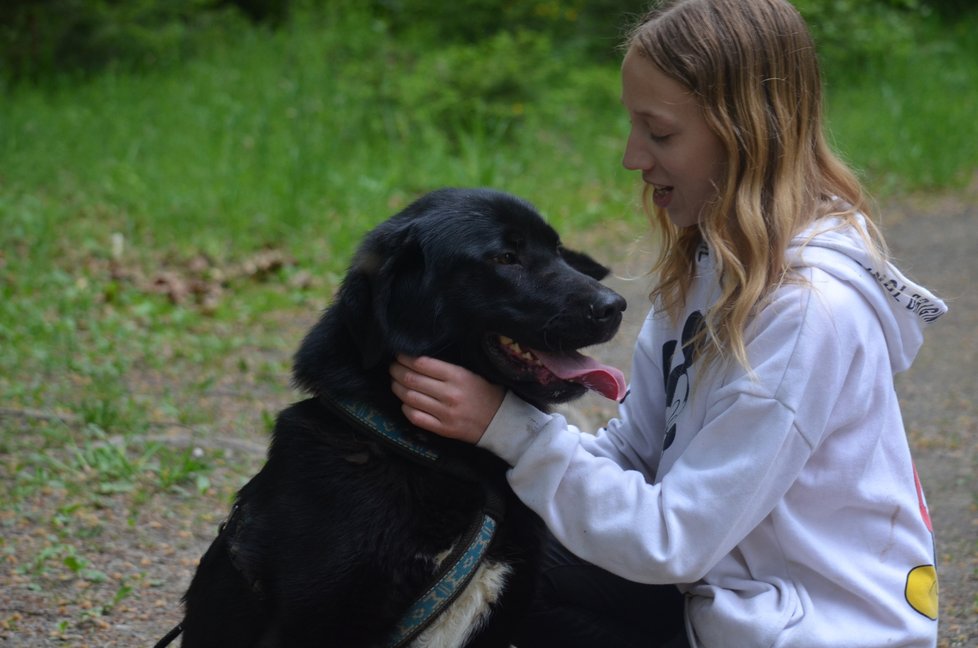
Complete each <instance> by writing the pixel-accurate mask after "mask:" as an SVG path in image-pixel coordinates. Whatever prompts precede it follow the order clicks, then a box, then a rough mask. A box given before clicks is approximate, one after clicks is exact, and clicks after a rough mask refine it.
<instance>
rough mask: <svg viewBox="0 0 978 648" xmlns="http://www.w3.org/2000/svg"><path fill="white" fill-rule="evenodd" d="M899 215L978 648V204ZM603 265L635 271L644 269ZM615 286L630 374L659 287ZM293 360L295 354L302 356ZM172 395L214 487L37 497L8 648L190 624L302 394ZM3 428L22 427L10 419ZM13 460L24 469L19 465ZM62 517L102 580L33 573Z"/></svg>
mask: <svg viewBox="0 0 978 648" xmlns="http://www.w3.org/2000/svg"><path fill="white" fill-rule="evenodd" d="M889 213H890V214H891V216H890V217H889V219H888V222H889V224H888V225H887V226H886V228H885V231H886V233H887V238H888V240H889V242H890V244H891V247H892V248H893V252H894V254H895V256H896V257H897V259H898V260H899V265H900V266H901V267H902V268H903V269H904V270H905V271H906V272H907V273H908V274H909V275H911V276H913V277H915V278H916V279H918V280H919V281H921V282H922V283H924V284H925V285H927V286H929V287H930V288H932V289H933V290H935V291H936V292H937V293H938V294H940V295H941V296H943V297H945V298H946V299H947V301H948V303H949V305H950V308H951V311H950V313H949V314H948V316H947V317H945V318H944V319H943V320H942V321H941V322H939V323H938V324H937V325H936V326H935V327H934V328H933V329H931V331H930V335H929V339H928V341H927V343H926V344H925V345H924V348H923V351H922V352H921V354H920V356H919V358H918V360H917V362H916V364H915V365H914V367H913V369H911V370H910V371H909V372H907V373H906V374H904V375H901V376H900V377H899V380H898V390H899V392H900V394H901V397H902V404H903V409H904V414H905V418H906V423H907V428H908V433H909V435H910V438H911V442H912V444H913V446H914V450H915V457H916V462H917V466H918V469H919V472H920V476H921V480H922V482H923V484H924V488H925V490H926V492H927V497H928V501H929V505H930V510H931V515H932V518H933V521H934V526H935V529H936V533H937V539H938V551H939V554H940V564H939V575H940V584H941V597H940V598H941V625H940V641H939V645H940V646H941V647H942V648H951V647H958V646H961V647H965V646H967V647H971V646H975V645H978V597H976V595H978V546H976V534H978V514H976V507H978V486H976V482H975V475H976V472H978V470H976V469H978V446H976V438H978V437H976V420H978V419H976V414H978V413H976V403H975V397H976V382H978V379H976V377H975V370H976V369H978V364H976V362H975V348H976V346H978V341H976V338H975V331H976V330H978V290H976V289H975V287H974V285H973V282H972V277H973V276H975V275H978V255H976V254H975V241H976V239H978V201H975V200H971V201H964V200H960V199H958V200H947V201H944V202H941V203H933V202H932V203H926V204H919V205H912V206H905V207H903V208H902V209H900V210H891V211H890V212H889ZM614 249H615V250H616V251H617V250H618V249H619V248H618V247H617V246H616V247H615V248H614ZM616 253H617V252H616ZM599 256H601V257H602V258H603V259H605V260H607V261H611V262H612V264H613V265H615V266H616V269H618V270H621V269H622V268H625V269H626V271H629V270H630V271H631V272H632V273H634V274H638V270H637V268H639V267H641V266H642V265H644V262H637V261H632V262H628V261H624V260H612V259H611V257H610V256H609V255H603V256H602V255H600V254H599ZM629 265H632V266H634V267H632V268H629V267H628V266H629ZM611 284H612V285H613V286H614V287H615V288H616V289H618V290H619V291H620V292H622V294H624V295H626V297H627V298H628V300H629V304H630V309H629V311H628V313H627V318H626V324H625V327H624V328H623V330H622V333H621V334H620V335H619V336H618V338H617V339H616V340H615V341H614V342H613V343H612V344H609V345H608V346H607V347H606V348H605V349H603V350H602V351H600V352H596V355H600V356H601V357H602V358H603V359H605V360H607V361H611V362H613V363H615V364H617V365H618V366H621V367H623V368H626V369H627V367H628V364H629V357H630V354H631V346H632V343H633V341H634V337H635V334H636V331H637V328H638V325H639V323H640V321H641V319H642V316H643V315H644V312H645V310H646V307H645V303H646V302H645V298H644V294H645V292H646V281H644V280H634V281H623V280H620V279H613V280H611ZM315 315H316V314H315V313H309V314H308V316H303V315H302V314H297V313H285V314H283V316H282V321H281V322H276V323H274V324H271V325H273V326H277V327H279V328H280V329H282V339H283V340H285V341H286V342H283V344H284V346H285V347H288V346H289V343H288V342H287V341H288V340H298V339H299V338H300V336H301V335H302V333H303V332H304V329H305V327H306V326H308V325H309V324H310V323H311V322H312V320H313V319H314V317H315ZM260 352H261V351H258V352H256V353H260ZM265 352H267V350H265ZM282 354H283V357H284V358H287V357H288V355H290V354H291V348H284V349H283V351H282ZM237 361H238V360H237V359H229V362H231V363H235V362H237ZM167 388H168V389H174V390H180V389H183V390H186V391H187V394H186V400H187V406H188V407H195V408H198V409H199V410H200V411H201V412H203V414H204V415H205V416H206V417H207V419H206V420H212V421H214V423H213V425H211V426H208V427H207V428H206V429H204V430H203V431H201V430H196V431H189V432H188V430H186V429H172V430H159V431H158V432H159V436H160V437H164V438H165V439H167V442H168V443H172V444H176V445H180V444H183V445H190V446H193V447H200V448H201V451H202V452H205V453H208V454H215V456H217V457H219V458H218V459H215V460H214V461H213V465H214V469H213V470H212V471H211V472H210V473H209V474H208V480H209V484H208V485H205V486H204V487H201V488H200V490H199V492H189V493H188V492H184V493H182V494H180V493H169V492H168V493H161V494H158V495H156V496H154V497H152V498H150V499H149V500H148V501H144V502H139V503H138V515H137V514H136V513H135V512H133V511H131V510H130V511H127V510H124V509H125V507H124V506H122V507H118V508H113V507H112V506H104V507H101V508H98V509H93V510H91V511H87V510H85V511H68V512H66V511H61V510H59V506H61V505H62V502H63V494H61V493H59V491H58V487H57V485H56V484H55V485H52V486H50V487H46V488H45V489H42V490H41V491H40V492H38V493H36V494H35V495H33V496H31V497H29V498H25V500H24V501H23V502H22V503H19V505H18V507H17V509H16V511H15V512H10V513H6V514H3V515H0V533H2V536H3V537H2V540H0V550H2V551H0V645H3V646H11V647H15V646H16V647H18V648H20V647H23V648H43V647H48V646H50V647H55V646H72V647H78V648H81V647H85V646H90V647H95V646H98V647H100V648H108V647H113V648H114V647H120V648H121V647H123V646H125V647H133V646H147V647H148V646H152V645H153V643H154V642H155V641H156V640H157V639H158V638H159V637H161V636H162V635H163V634H164V633H165V632H166V631H167V630H168V629H169V628H170V627H171V626H172V625H173V624H174V623H175V622H176V621H177V620H178V619H179V617H180V608H179V599H180V596H181V595H182V593H183V591H184V590H185V589H186V586H187V584H188V582H189V578H190V576H191V574H192V571H193V567H194V564H195V562H196V560H197V559H198V558H199V556H200V555H201V554H202V553H203V551H204V549H206V547H207V545H208V544H209V542H210V540H211V539H212V538H213V536H214V532H215V530H216V527H217V524H218V522H219V521H220V520H221V518H222V517H223V516H224V514H225V512H226V509H227V503H228V500H229V498H230V496H231V494H232V493H233V492H234V490H235V489H236V488H237V487H238V486H239V485H240V484H241V483H242V480H243V479H245V478H246V477H247V476H248V475H250V474H252V473H253V472H254V471H255V470H256V469H257V467H258V466H259V465H260V463H261V461H262V453H263V448H264V446H265V441H266V438H265V432H264V430H265V429H266V427H267V417H268V415H269V413H270V412H274V411H275V410H277V409H278V408H280V407H282V406H284V405H286V404H287V403H288V402H289V400H290V399H291V398H293V394H291V393H290V392H289V391H288V390H287V389H286V388H285V387H284V386H283V387H282V389H281V390H279V391H275V392H274V393H269V392H268V391H267V389H266V388H257V387H254V386H253V385H249V384H247V383H246V381H243V380H242V378H241V375H240V374H239V375H238V376H237V377H231V378H230V379H229V382H228V383H227V384H220V385H214V386H213V387H211V388H210V389H209V390H208V392H207V393H206V394H205V396H204V398H203V399H202V398H201V397H200V395H199V393H197V392H193V391H192V388H191V386H190V385H183V386H180V385H176V386H168V387H167ZM576 410H577V411H576V413H575V416H577V418H578V419H579V420H580V419H584V420H585V421H586V420H593V421H601V420H603V417H605V416H606V415H607V413H608V410H607V408H606V406H605V405H604V404H603V403H602V402H601V401H600V400H586V401H584V402H582V403H579V404H578V407H577V408H576ZM3 424H4V425H6V426H8V427H11V428H12V429H14V428H16V426H17V425H18V423H17V422H16V421H12V420H10V419H6V420H4V421H3ZM217 449H220V452H219V453H217V451H216V450H217ZM7 465H9V466H13V465H14V461H13V458H11V460H10V462H9V464H7ZM0 469H4V470H6V467H5V466H0ZM108 501H111V500H108ZM59 515H61V516H63V517H65V518H67V517H68V516H69V515H71V516H72V518H73V519H72V521H71V523H72V524H74V525H77V527H78V535H76V537H78V538H79V539H78V544H79V547H80V551H81V552H82V554H81V555H83V556H84V557H85V560H86V561H87V563H89V564H87V565H86V564H81V565H79V561H78V560H77V559H76V560H75V561H74V565H73V566H74V567H86V568H93V569H97V570H98V573H99V574H101V576H100V577H99V578H91V577H85V572H84V570H81V572H80V573H78V570H75V569H73V570H66V569H64V568H63V567H62V568H61V569H60V570H58V569H51V570H50V571H49V572H48V571H46V570H44V569H41V568H42V567H44V566H43V565H33V566H32V565H30V564H25V562H24V561H25V557H28V556H37V555H38V551H39V550H40V548H44V547H50V546H51V542H50V538H51V536H50V533H51V530H50V529H51V527H50V521H51V520H52V519H54V520H57V519H60V518H59V517H58V516H59ZM34 560H37V559H36V558H35V559H34ZM60 560H64V561H65V564H71V563H70V562H69V561H70V560H71V556H61V555H54V556H52V557H51V562H52V564H54V563H57V561H60ZM41 572H43V574H42V575H39V573H41Z"/></svg>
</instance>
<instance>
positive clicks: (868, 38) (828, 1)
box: [793, 0, 930, 71]
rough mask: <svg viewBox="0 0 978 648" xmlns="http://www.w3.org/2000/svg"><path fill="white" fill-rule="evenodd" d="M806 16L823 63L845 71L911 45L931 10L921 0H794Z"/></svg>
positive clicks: (899, 51)
mask: <svg viewBox="0 0 978 648" xmlns="http://www.w3.org/2000/svg"><path fill="white" fill-rule="evenodd" d="M793 3H794V5H795V6H796V7H797V8H798V11H799V12H801V14H802V15H803V16H805V20H806V21H807V22H808V25H809V28H810V29H811V31H812V35H813V36H814V38H815V41H816V44H817V46H818V49H819V56H820V57H821V59H822V61H823V62H824V63H825V64H826V66H828V67H830V68H832V69H833V70H838V71H845V69H846V68H847V67H851V66H861V65H864V64H865V63H867V62H871V61H878V60H880V59H882V58H884V57H886V56H889V55H894V54H903V53H905V52H906V51H908V50H909V49H910V48H911V47H912V46H913V44H914V30H915V26H916V25H918V24H919V23H920V22H921V19H922V18H923V17H925V16H927V15H928V14H929V13H930V5H929V4H925V3H924V2H921V0H873V1H871V2H867V0H793Z"/></svg>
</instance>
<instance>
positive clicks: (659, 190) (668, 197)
mask: <svg viewBox="0 0 978 648" xmlns="http://www.w3.org/2000/svg"><path fill="white" fill-rule="evenodd" d="M652 188H653V191H652V202H653V203H654V204H655V206H656V207H659V208H660V209H665V208H667V207H668V206H669V203H671V202H672V190H673V188H672V187H663V186H659V185H652Z"/></svg>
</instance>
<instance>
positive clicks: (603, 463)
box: [480, 224, 946, 648]
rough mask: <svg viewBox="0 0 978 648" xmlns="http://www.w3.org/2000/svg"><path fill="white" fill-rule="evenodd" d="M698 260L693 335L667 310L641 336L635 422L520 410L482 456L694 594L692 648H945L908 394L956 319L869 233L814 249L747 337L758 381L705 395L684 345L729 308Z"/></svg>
mask: <svg viewBox="0 0 978 648" xmlns="http://www.w3.org/2000/svg"><path fill="white" fill-rule="evenodd" d="M823 229H824V224H823ZM698 256H699V258H698V260H697V277H696V279H695V281H694V283H693V285H692V289H691V291H690V293H689V299H688V303H687V305H686V309H685V313H684V314H683V317H682V318H681V319H680V321H679V322H678V323H677V324H675V325H674V324H672V322H671V321H670V319H669V318H668V317H667V316H665V315H663V314H657V313H656V312H655V310H654V309H653V311H652V312H651V313H650V314H649V316H648V318H647V320H646V322H645V324H644V326H643V328H642V331H641V333H640V334H639V338H638V341H637V344H636V349H635V355H634V359H633V366H632V373H631V386H630V388H631V392H630V395H629V397H628V398H627V399H626V400H625V402H624V403H623V404H622V406H621V408H620V418H618V419H613V420H612V421H610V422H609V424H608V426H607V428H604V429H602V430H600V431H599V432H598V433H597V434H596V435H590V434H582V433H580V432H579V431H578V430H577V429H576V428H574V427H572V426H568V425H567V423H566V421H565V420H564V419H563V418H562V417H561V416H560V415H556V414H554V415H550V414H544V413H542V412H540V411H538V410H536V409H535V408H533V407H531V406H529V405H527V404H526V403H524V402H523V401H521V400H520V399H519V398H517V397H516V396H514V395H512V394H509V395H507V397H506V399H505V401H504V403H503V406H502V407H501V408H500V410H499V411H498V412H497V414H496V416H495V418H494V419H493V421H492V423H491V425H490V426H489V428H488V430H487V431H486V433H485V435H484V436H483V438H482V440H481V441H480V446H482V447H485V448H487V449H489V450H491V451H492V452H494V453H495V454H497V455H499V456H500V457H502V458H503V459H505V460H506V461H507V462H508V463H509V464H510V465H511V466H512V468H511V470H510V471H509V474H508V478H509V482H510V484H511V485H512V487H513V489H514V490H515V492H516V493H517V494H518V495H519V497H520V498H521V499H522V500H523V501H524V502H526V503H527V505H529V506H530V507H531V508H532V509H533V510H534V511H536V512H537V513H538V514H540V515H541V516H542V517H543V519H544V520H545V521H546V523H547V525H548V526H549V527H550V529H551V530H552V531H553V533H554V535H555V536H556V537H557V538H558V539H559V540H560V541H561V542H562V543H564V544H565V545H566V546H567V547H568V549H570V550H571V551H572V552H574V553H575V554H577V555H579V556H580V557H582V558H584V559H585V560H588V561H590V562H592V563H594V564H596V565H598V566H600V567H603V568H605V569H607V570H608V571H611V572H613V573H615V574H618V575H620V576H623V577H625V578H628V579H630V580H633V581H638V582H644V583H676V584H678V585H679V586H680V588H681V589H682V590H683V591H685V592H686V602H687V604H686V617H687V631H688V634H689V637H690V641H691V643H692V645H693V646H704V647H709V648H712V647H717V646H733V647H736V648H747V647H752V646H764V647H769V646H778V647H782V646H797V647H803V648H817V647H820V646H826V647H832V648H838V647H839V646H934V645H935V644H936V637H937V622H936V619H937V578H936V569H935V566H934V565H935V550H934V541H933V535H932V531H931V527H930V520H929V516H928V514H927V508H926V503H925V501H924V497H923V493H922V491H921V489H920V485H919V481H918V480H917V478H916V472H915V469H914V466H913V463H912V460H911V457H910V450H909V447H908V444H907V439H906V435H905V433H904V428H903V421H902V419H901V415H900V408H899V405H898V403H897V395H896V393H895V391H894V386H893V374H894V373H895V372H898V371H903V370H905V369H907V368H908V367H909V366H910V363H911V361H912V360H913V358H914V356H915V355H916V353H917V350H918V349H919V347H920V345H921V343H922V340H923V335H922V328H923V326H924V325H925V324H927V323H929V322H932V321H934V320H936V319H937V318H938V317H940V316H941V315H942V314H943V313H944V312H945V311H946V307H945V306H944V304H943V303H942V302H941V301H940V300H939V299H937V298H936V297H934V296H933V295H932V294H930V293H929V292H928V291H927V290H925V289H924V288H922V287H920V286H917V285H915V284H914V283H912V282H911V281H909V280H908V279H906V278H905V277H904V276H903V275H901V274H900V273H899V271H897V270H896V269H895V268H894V267H892V266H891V265H889V264H884V265H883V266H882V267H879V268H877V267H876V266H875V262H874V261H873V259H872V258H871V257H870V256H869V255H868V254H867V252H866V249H865V246H864V244H863V242H862V239H861V238H860V237H859V235H858V234H857V233H856V232H854V231H853V230H852V229H851V228H845V229H843V230H841V231H822V232H821V233H819V234H818V235H816V236H814V237H811V236H810V235H809V234H806V235H802V236H800V237H798V238H796V239H795V241H794V243H793V245H792V247H791V248H790V250H789V259H790V260H791V263H792V265H793V267H794V268H795V269H796V270H797V271H798V273H799V275H800V277H801V278H802V279H803V281H801V282H792V283H789V284H786V285H784V286H783V287H781V288H780V289H778V290H777V291H776V292H775V294H774V295H773V298H772V299H771V300H770V302H769V303H768V304H767V305H766V306H764V308H763V309H762V310H761V311H760V312H759V313H758V314H757V315H756V317H755V318H754V319H753V321H752V323H751V326H750V328H749V329H748V331H747V335H746V338H745V342H746V343H747V352H748V356H749V359H750V363H751V366H752V367H753V370H754V375H753V376H751V375H749V374H748V373H747V372H745V371H744V370H743V369H742V368H741V367H740V366H739V365H737V363H735V362H734V363H732V365H733V366H730V367H727V368H726V369H724V370H721V371H718V372H706V374H703V375H699V376H697V370H698V368H699V366H698V365H697V364H696V362H695V358H692V357H690V355H689V354H688V351H686V352H685V353H684V350H683V348H682V340H683V339H684V329H685V339H689V337H690V336H691V335H692V334H693V333H695V326H696V325H697V321H698V318H699V317H700V314H702V313H705V312H706V310H707V309H708V308H709V306H710V305H711V304H712V303H713V302H714V300H715V299H716V298H717V295H718V293H719V286H718V282H717V272H716V269H715V266H714V263H713V260H712V258H711V255H710V254H709V251H708V250H707V249H706V247H705V246H704V247H702V248H701V250H700V253H699V255H698ZM677 342H678V343H677ZM697 379H699V382H697ZM649 613H650V614H654V613H655V611H654V610H650V611H649Z"/></svg>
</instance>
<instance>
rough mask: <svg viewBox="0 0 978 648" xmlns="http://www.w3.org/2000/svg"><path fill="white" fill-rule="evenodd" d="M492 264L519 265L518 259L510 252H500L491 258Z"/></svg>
mask: <svg viewBox="0 0 978 648" xmlns="http://www.w3.org/2000/svg"><path fill="white" fill-rule="evenodd" d="M492 261H493V263H498V264H499V265H515V264H517V263H519V259H518V258H517V257H516V255H515V254H514V253H512V252H502V253H500V254H497V255H496V256H494V257H492Z"/></svg>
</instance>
